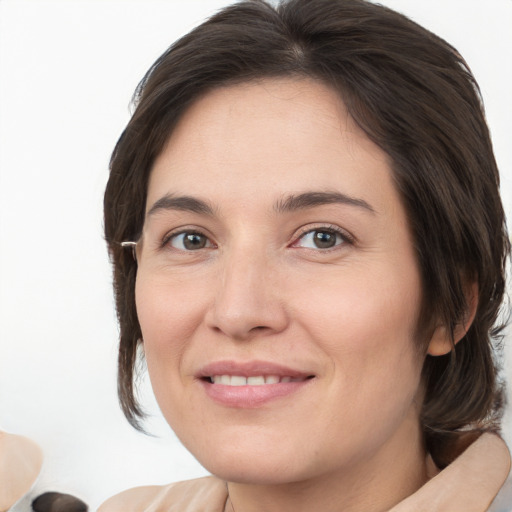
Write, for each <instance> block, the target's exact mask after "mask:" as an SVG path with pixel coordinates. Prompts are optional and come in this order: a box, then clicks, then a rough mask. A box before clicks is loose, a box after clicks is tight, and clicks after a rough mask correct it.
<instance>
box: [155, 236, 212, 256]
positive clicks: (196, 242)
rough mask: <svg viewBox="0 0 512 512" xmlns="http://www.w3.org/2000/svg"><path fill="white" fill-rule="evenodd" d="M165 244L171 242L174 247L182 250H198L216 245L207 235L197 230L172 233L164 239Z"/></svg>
mask: <svg viewBox="0 0 512 512" xmlns="http://www.w3.org/2000/svg"><path fill="white" fill-rule="evenodd" d="M164 244H165V245H167V244H169V245H170V246H171V247H173V248H174V249H178V250H180V251H197V250H199V249H207V248H210V247H214V244H213V243H212V241H211V240H210V239H209V238H208V237H207V236H206V235H203V234H202V233H198V232H195V231H184V232H181V233H174V234H171V235H170V236H169V237H167V238H166V239H165V240H164Z"/></svg>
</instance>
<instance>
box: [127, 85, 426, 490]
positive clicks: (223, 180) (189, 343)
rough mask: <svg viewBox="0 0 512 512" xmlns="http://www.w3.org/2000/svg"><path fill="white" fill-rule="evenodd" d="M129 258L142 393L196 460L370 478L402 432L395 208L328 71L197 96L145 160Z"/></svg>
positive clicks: (254, 478) (408, 247)
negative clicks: (322, 76)
mask: <svg viewBox="0 0 512 512" xmlns="http://www.w3.org/2000/svg"><path fill="white" fill-rule="evenodd" d="M138 261H139V267H138V274H137V285H136V303H137V312H138V316H139V320H140V324H141V327H142V333H143V338H144V348H145V353H146V358H147V364H148V370H149V374H150V378H151V382H152V386H153V389H154V392H155V395H156V398H157V400H158V403H159V405H160V408H161V410H162V412H163V414H164V416H165V417H166V419H167V421H168V422H169V424H170V425H171V427H172V428H173V429H174V431H175V432H176V434H177V435H178V436H179V437H180V439H181V440H182V442H183V443H184V444H185V446H186V447H187V448H188V449H189V450H190V451H191V452H192V453H193V454H194V455H195V456H196V457H197V458H198V459H199V461H200V462H201V463H202V464H203V465H204V466H205V467H206V468H207V469H208V470H210V471H211V472H212V473H214V474H216V475H218V476H220V477H222V478H225V479H227V480H230V481H247V482H256V483H258V482H259V483H280V482H292V481H299V480H300V481H303V480H304V479H308V478H314V477H315V476H319V475H322V474H328V473H332V474H334V473H336V472H343V471H346V470H347V469H348V470H354V469H355V468H359V469H360V470H361V471H364V473H363V474H364V475H366V476H367V477H368V478H371V475H372V473H375V472H378V471H382V468H383V467H389V460H390V457H392V456H393V455H395V456H396V453H397V452H399V451H400V450H402V449H404V447H406V446H407V443H413V444H414V443H416V445H417V444H419V443H418V439H419V426H418V409H419V405H418V403H417V402H418V401H420V400H419V399H418V400H416V399H417V398H418V396H419V395H420V393H419V391H418V390H419V383H420V372H421V367H422V357H421V355H420V354H419V353H418V350H417V346H416V344H415V340H414V333H415V329H416V324H417V320H418V316H419V310H420V301H421V286H420V276H419V271H418V267H417V263H416V260H415V254H414V251H413V246H412V240H411V234H410V231H409V228H408V223H407V218H406V214H405V212H404V208H403V207H402V204H401V202H400V199H399V196H398V194H397V191H396V190H395V186H394V183H393V179H392V175H391V171H390V165H389V161H388V158H387V157H386V155H385V153H383V152H382V151H381V150H380V149H379V148H378V147H377V146H376V145H374V144H373V143H372V142H371V141H370V140H369V139H368V138H367V137H366V136H365V135H364V134H363V132H362V131H361V130H360V129H359V128H358V127H357V126H356V125H355V123H354V122H353V121H352V119H351V118H350V117H349V116H348V115H347V113H346V111H345V108H344V106H343V104H342V102H341V101H340V99H339V98H338V96H337V95H336V94H335V93H334V92H333V91H331V90H330V89H329V88H327V87H325V86H324V85H322V84H319V83H317V82H314V81H310V80H292V79H280V80H270V79H269V80H263V81H260V82H255V83H249V84H243V85H235V86H230V87H226V88H222V89H218V90H215V91H213V92H210V93H209V94H207V95H206V96H204V97H203V98H202V99H200V100H198V101H197V102H196V103H195V104H194V105H193V106H192V107H191V108H190V109H189V110H188V111H187V112H186V114H185V115H184V117H183V118H182V119H181V121H180V122H179V124H178V126H177V127H176V129H175V130H174V132H173V134H172V136H171V138H170V140H169V142H168V144H167V146H166V147H165V149H164V150H163V152H162V153H161V155H160V156H159V158H158V159H157V160H156V162H155V165H154V168H153V170H152V174H151V179H150V183H149V190H148V197H147V210H146V219H145V225H144V230H143V236H142V239H141V244H140V245H139V247H138ZM386 465H387V466H386Z"/></svg>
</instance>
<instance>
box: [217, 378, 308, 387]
mask: <svg viewBox="0 0 512 512" xmlns="http://www.w3.org/2000/svg"><path fill="white" fill-rule="evenodd" d="M210 379H211V381H212V382H213V383H214V384H223V385H225V386H264V385H265V384H278V383H280V382H300V381H302V380H304V379H302V378H297V379H292V378H291V377H279V376H278V375H255V376H253V377H243V376H242V375H213V376H212V377H210Z"/></svg>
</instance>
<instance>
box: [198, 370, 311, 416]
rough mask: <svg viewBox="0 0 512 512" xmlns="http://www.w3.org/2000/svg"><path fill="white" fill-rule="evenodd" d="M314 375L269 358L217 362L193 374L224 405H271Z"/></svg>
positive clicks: (300, 386)
mask: <svg viewBox="0 0 512 512" xmlns="http://www.w3.org/2000/svg"><path fill="white" fill-rule="evenodd" d="M315 377H316V375H314V374H311V373H310V372H307V371H302V370H299V369H296V368H289V367H287V366H282V365H279V364H275V363H273V362H268V361H249V362H236V361H217V362H215V363H210V364H208V365H207V366H204V367H203V368H201V370H199V371H198V372H197V373H196V378H197V382H198V383H200V384H201V385H202V386H201V387H202V389H203V392H204V393H205V394H206V396H207V397H208V399H209V400H212V401H213V402H214V403H216V404H218V405H221V406H223V407H228V408H235V409H255V408H260V407H263V406H267V405H268V406H270V404H271V403H272V402H274V401H275V400H278V399H281V400H283V399H286V398H287V397H290V396H292V395H295V394H296V393H300V392H301V390H303V389H306V388H309V387H310V385H311V384H312V383H313V382H314V381H315V380H316V378H315Z"/></svg>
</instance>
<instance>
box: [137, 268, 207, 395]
mask: <svg viewBox="0 0 512 512" xmlns="http://www.w3.org/2000/svg"><path fill="white" fill-rule="evenodd" d="M204 298H205V294H204V293H203V292H202V290H200V289H199V288H198V287H195V286H190V283H188V284H185V283H183V284H182V285H181V286H180V284H179V282H176V283H175V284H174V285H173V286H170V285H169V282H165V283H164V282H163V280H162V279H155V278H152V277H151V276H149V275H146V274H145V272H144V271H143V270H142V271H141V272H139V274H138V276H137V282H136V287H135V302H136V307H137V316H138V319H139V323H140V326H141V331H142V337H143V340H144V353H145V358H146V362H147V365H148V370H149V376H150V378H151V382H152V384H153V388H154V391H155V394H156V395H157V398H159V396H158V395H159V394H160V393H161V390H162V389H164V390H165V389H167V387H168V386H167V384H166V383H168V382H169V381H171V380H173V379H177V378H178V377H179V375H180V363H181V361H182V358H183V353H184V352H185V350H186V348H187V344H188V341H189V340H190V339H191V338H192V337H193V335H194V333H195V331H196V330H197V328H198V326H199V324H200V323H201V321H202V319H203V318H204V314H205V307H204Z"/></svg>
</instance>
